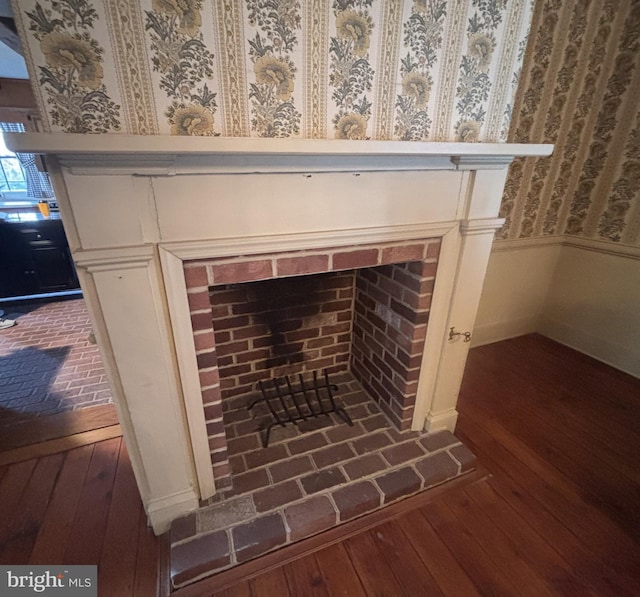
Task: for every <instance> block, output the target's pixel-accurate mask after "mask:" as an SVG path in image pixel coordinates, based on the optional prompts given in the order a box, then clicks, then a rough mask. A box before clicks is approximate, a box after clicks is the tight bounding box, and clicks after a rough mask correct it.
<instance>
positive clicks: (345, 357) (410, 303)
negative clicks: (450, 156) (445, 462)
mask: <svg viewBox="0 0 640 597" xmlns="http://www.w3.org/2000/svg"><path fill="white" fill-rule="evenodd" d="M439 252H440V239H439V238H435V239H424V240H415V241H411V242H410V243H402V242H400V243H385V244H366V245H358V246H356V247H342V248H338V249H336V248H332V247H324V248H321V249H318V250H315V251H304V252H295V251H294V252H283V253H276V254H261V255H253V256H252V257H251V258H250V259H244V260H243V259H242V258H239V257H231V258H226V259H209V260H200V261H195V260H194V261H187V262H185V264H184V274H185V282H186V287H187V295H188V301H189V308H190V316H191V326H192V329H193V337H194V345H195V349H196V358H197V363H198V372H199V377H200V384H201V393H202V401H203V409H204V414H205V421H206V426H207V433H208V440H209V447H210V450H211V457H212V467H213V476H214V479H215V482H216V486H217V487H218V488H224V487H228V486H230V485H231V481H230V473H231V467H230V465H229V461H228V458H227V450H226V441H227V438H226V433H225V426H224V416H223V412H224V405H225V404H230V403H231V402H232V400H233V399H234V398H236V397H239V398H240V400H241V401H242V402H244V403H245V404H246V403H248V400H247V396H249V395H250V394H252V393H254V394H255V393H256V392H257V390H258V384H260V383H266V382H268V381H270V380H272V379H274V378H275V379H276V380H278V379H280V378H283V376H291V375H293V376H295V375H301V374H305V373H313V372H315V374H316V375H318V374H320V375H324V374H325V372H326V374H327V375H330V374H334V373H342V372H345V371H351V372H352V373H353V375H354V376H355V378H356V379H357V380H358V381H359V383H360V384H361V385H362V387H363V388H364V389H365V390H366V391H367V393H368V394H369V396H370V397H371V399H372V400H374V401H375V402H376V403H377V404H378V406H379V407H380V409H381V410H382V412H384V413H385V414H386V415H387V417H388V418H389V420H390V421H391V422H392V423H393V424H394V425H395V427H396V428H397V429H398V430H407V429H409V428H410V427H411V425H412V422H413V415H414V410H415V408H414V407H415V402H416V395H417V389H418V380H419V377H420V366H421V360H422V353H423V346H424V341H425V338H426V332H427V322H428V318H429V307H430V304H431V297H432V291H433V288H434V281H435V274H436V270H437V257H438V255H439ZM307 377H308V376H307ZM282 383H283V384H289V383H290V379H289V378H284V379H283V380H282ZM299 383H301V384H302V386H303V387H304V385H305V381H304V378H302V379H301V380H300V382H299ZM272 385H273V384H272ZM310 388H311V385H310ZM272 393H273V392H272ZM269 404H270V403H269ZM285 406H286V404H285ZM291 407H292V408H296V407H297V408H298V411H300V406H299V405H297V404H296V403H293V404H291ZM311 410H313V409H311ZM316 410H320V409H316ZM309 411H310V409H309V407H307V408H306V410H305V412H306V413H309ZM300 414H302V413H300ZM275 416H276V417H277V416H278V415H277V413H276V415H275ZM265 437H266V436H265Z"/></svg>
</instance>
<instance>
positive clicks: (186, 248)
mask: <svg viewBox="0 0 640 597" xmlns="http://www.w3.org/2000/svg"><path fill="white" fill-rule="evenodd" d="M452 228H457V223H456V222H455V221H451V222H437V223H434V224H411V225H402V226H385V227H375V228H360V229H350V230H335V231H334V230H329V231H325V232H300V233H295V234H274V235H264V236H253V237H232V238H231V237H230V238H222V239H215V240H206V241H183V242H165V243H161V244H160V246H161V247H162V248H163V249H165V250H166V251H168V252H170V253H171V254H173V255H175V256H176V257H179V258H180V259H182V260H183V261H186V260H192V259H210V258H212V257H236V256H239V255H240V256H246V255H257V254H261V253H280V252H286V251H301V250H302V251H304V250H318V249H326V248H327V247H344V246H355V245H363V244H369V243H385V242H397V241H410V240H417V239H424V238H435V237H441V236H443V235H445V234H447V232H449V231H450V230H451V229H452ZM243 258H244V257H240V259H243Z"/></svg>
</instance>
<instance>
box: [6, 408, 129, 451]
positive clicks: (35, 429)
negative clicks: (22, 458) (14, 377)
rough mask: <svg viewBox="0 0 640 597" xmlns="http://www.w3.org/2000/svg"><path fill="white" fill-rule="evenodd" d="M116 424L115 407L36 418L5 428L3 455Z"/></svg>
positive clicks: (88, 409) (85, 409) (86, 409)
mask: <svg viewBox="0 0 640 597" xmlns="http://www.w3.org/2000/svg"><path fill="white" fill-rule="evenodd" d="M117 424H118V415H117V413H116V409H115V406H113V404H102V405H100V406H92V407H89V408H81V409H79V410H71V411H67V412H63V413H58V414H55V415H48V416H44V417H35V418H33V419H30V420H29V421H22V422H20V423H15V424H14V425H10V426H8V427H6V428H4V429H3V432H2V435H0V452H6V451H8V450H13V449H15V448H20V447H22V446H27V445H30V444H40V443H42V442H45V441H48V440H51V439H57V438H61V437H67V436H69V435H77V434H78V433H84V432H86V431H93V430H95V429H101V428H102V427H111V426H113V425H117Z"/></svg>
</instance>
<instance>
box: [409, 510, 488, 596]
mask: <svg viewBox="0 0 640 597" xmlns="http://www.w3.org/2000/svg"><path fill="white" fill-rule="evenodd" d="M398 524H399V525H400V527H401V528H402V530H403V532H404V534H405V536H406V537H407V539H408V540H409V541H410V542H411V545H412V546H413V548H414V549H415V551H416V553H417V554H418V555H419V556H420V559H421V560H422V561H423V562H424V564H425V566H426V567H427V568H428V570H429V572H430V573H431V574H432V576H433V578H434V579H435V581H436V582H437V583H438V586H439V587H440V589H441V590H442V592H443V593H444V594H445V595H465V596H467V595H468V596H469V597H474V596H477V595H480V593H479V592H478V590H477V589H476V587H475V585H474V584H473V582H472V581H471V579H470V578H469V577H468V576H467V574H466V572H465V571H464V570H463V569H462V567H461V566H460V564H459V563H458V561H457V560H456V558H455V557H454V556H453V555H452V553H451V552H450V551H449V548H448V547H447V546H446V545H445V543H444V542H443V541H442V539H440V537H439V536H438V534H437V533H436V532H435V531H434V530H433V527H432V526H431V525H430V524H429V523H428V522H427V520H426V518H425V517H424V516H422V514H420V512H419V511H418V510H414V511H412V512H409V513H408V514H405V515H404V516H401V517H399V518H398Z"/></svg>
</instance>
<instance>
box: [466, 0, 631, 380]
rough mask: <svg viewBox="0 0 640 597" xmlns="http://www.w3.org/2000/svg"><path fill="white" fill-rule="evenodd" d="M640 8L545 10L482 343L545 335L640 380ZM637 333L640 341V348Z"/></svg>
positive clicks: (529, 69) (580, 0)
mask: <svg viewBox="0 0 640 597" xmlns="http://www.w3.org/2000/svg"><path fill="white" fill-rule="evenodd" d="M639 93H640V3H639V2H637V1H629V0H621V1H619V2H612V1H604V2H588V1H585V0H574V1H572V2H561V1H559V0H555V1H554V0H548V1H545V2H539V3H537V4H536V10H535V12H534V17H533V21H532V28H531V36H530V40H529V45H528V47H527V52H526V56H525V60H524V64H523V71H522V77H521V84H520V86H519V89H518V93H517V97H516V101H515V106H514V117H513V120H512V123H511V129H510V134H509V138H510V140H512V141H516V142H525V141H530V142H536V143H537V142H550V143H555V150H554V153H553V156H551V157H550V158H541V159H532V160H529V159H527V160H526V161H523V160H516V161H515V162H514V164H512V166H511V168H510V172H509V176H508V179H507V183H506V185H505V193H504V197H503V201H502V208H501V215H502V216H503V217H505V218H506V223H505V226H504V227H503V228H502V230H501V231H499V232H498V234H497V236H498V239H499V240H497V241H496V242H495V243H494V251H493V253H492V256H491V260H490V263H489V270H488V275H487V279H486V282H485V287H484V291H483V296H482V299H481V303H480V308H479V314H478V321H477V326H476V328H475V338H474V344H475V345H477V344H481V343H486V342H490V341H495V340H500V339H503V338H505V337H509V336H515V335H519V334H524V333H529V332H532V331H539V332H541V333H544V334H545V335H548V336H550V337H552V338H554V339H556V340H558V341H560V342H563V343H565V344H568V345H570V346H572V347H574V348H576V349H578V350H581V351H583V352H586V353H588V354H590V355H592V356H594V357H596V358H598V359H601V360H603V361H606V362H608V363H610V364H613V365H614V366H616V367H618V368H620V369H623V370H625V371H628V372H631V373H633V374H634V375H640V370H639V368H638V365H637V363H638V362H639V360H638V348H637V337H638V330H639V329H640V311H639V310H638V309H637V304H638V289H640V260H638V259H637V258H633V256H635V255H637V254H638V251H637V247H640V103H638V94H639ZM634 334H635V338H636V340H635V343H634V341H633V338H634Z"/></svg>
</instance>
